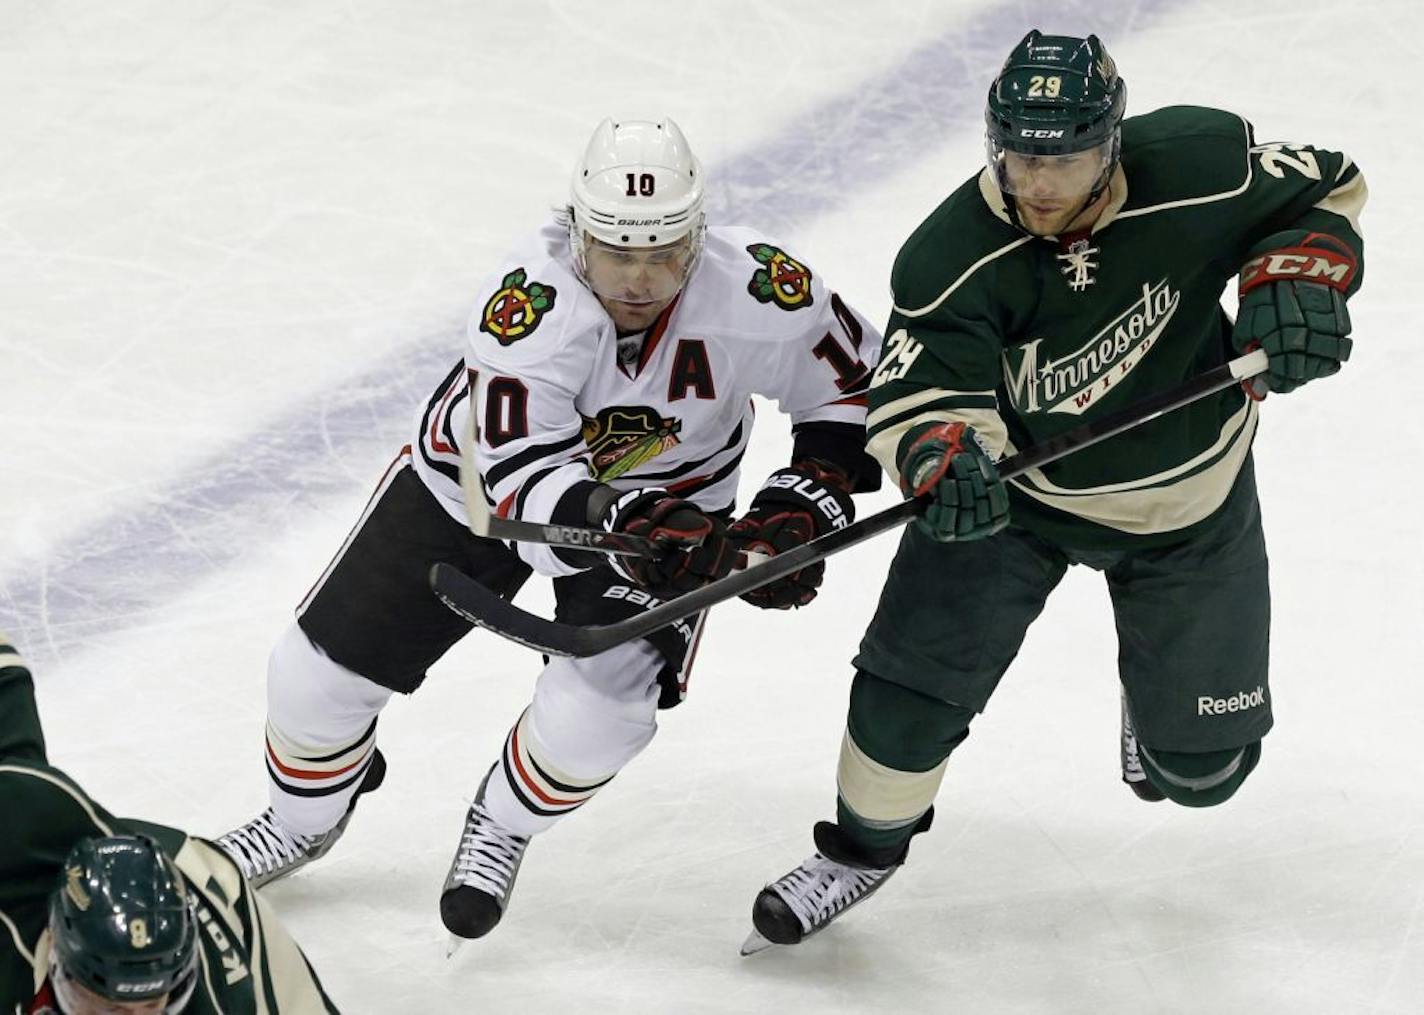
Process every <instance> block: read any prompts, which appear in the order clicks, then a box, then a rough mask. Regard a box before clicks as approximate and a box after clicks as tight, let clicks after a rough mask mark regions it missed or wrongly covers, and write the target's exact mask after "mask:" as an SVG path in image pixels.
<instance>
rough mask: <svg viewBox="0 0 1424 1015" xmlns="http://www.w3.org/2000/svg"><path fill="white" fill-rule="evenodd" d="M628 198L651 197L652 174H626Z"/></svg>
mask: <svg viewBox="0 0 1424 1015" xmlns="http://www.w3.org/2000/svg"><path fill="white" fill-rule="evenodd" d="M627 176H628V196H629V197H637V196H638V195H640V194H641V195H642V196H643V197H652V196H653V174H652V173H628V174H627Z"/></svg>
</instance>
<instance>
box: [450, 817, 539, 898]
mask: <svg viewBox="0 0 1424 1015" xmlns="http://www.w3.org/2000/svg"><path fill="white" fill-rule="evenodd" d="M528 845H529V838H528V836H524V835H515V834H514V833H513V832H511V831H509V830H508V829H506V828H505V827H504V826H502V825H500V824H499V823H498V822H496V821H495V820H494V818H492V817H490V813H489V811H487V810H485V807H484V804H478V803H477V804H475V805H474V806H473V807H471V808H470V813H469V814H468V815H467V816H466V817H465V832H464V834H463V835H462V836H461V837H460V849H459V852H457V853H456V854H455V870H454V872H453V878H454V880H456V881H458V882H459V883H460V884H462V885H467V886H469V887H470V888H476V889H479V890H481V891H485V892H489V893H490V894H491V895H494V896H495V897H497V898H499V899H500V900H503V899H504V897H505V895H506V894H507V893H508V891H509V885H510V882H512V881H513V880H514V872H515V869H516V868H517V867H518V866H519V859H520V857H522V856H523V855H524V848H525V847H526V846H528Z"/></svg>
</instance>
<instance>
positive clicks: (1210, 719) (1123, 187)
mask: <svg viewBox="0 0 1424 1015" xmlns="http://www.w3.org/2000/svg"><path fill="white" fill-rule="evenodd" d="M1125 106H1126V88H1125V86H1124V84H1123V81H1122V79H1121V78H1120V77H1119V76H1118V73H1117V69H1116V67H1115V66H1114V64H1113V61H1112V59H1111V58H1110V57H1109V56H1108V54H1107V51H1106V50H1105V49H1104V47H1103V45H1102V43H1101V42H1099V41H1098V39H1097V38H1096V37H1095V36H1089V37H1087V38H1086V39H1081V38H1070V37H1063V36H1045V35H1041V34H1039V33H1038V32H1037V31H1034V32H1030V33H1029V34H1028V35H1027V36H1026V37H1025V38H1024V39H1023V40H1022V41H1021V42H1020V43H1019V44H1018V45H1017V46H1016V47H1015V48H1014V50H1013V52H1012V53H1011V54H1010V56H1009V58H1008V60H1007V62H1006V63H1005V64H1004V67H1003V70H1002V71H1001V72H1000V74H999V76H998V77H997V78H996V79H995V81H994V82H993V84H992V86H991V88H990V91H989V97H988V105H987V110H986V121H987V126H988V130H987V141H988V165H987V167H986V168H984V169H983V170H982V171H981V172H979V173H978V174H976V175H975V176H974V177H972V178H970V179H969V180H968V181H966V182H965V183H964V184H963V185H962V186H960V187H959V188H958V189H957V190H956V191H955V192H954V193H953V194H951V195H950V196H949V198H948V199H947V200H946V201H945V202H944V203H943V204H941V205H940V206H939V208H937V209H936V210H935V211H934V212H933V213H932V214H931V215H930V216H929V218H927V219H926V220H925V221H924V223H923V224H921V225H920V227H919V228H918V229H916V230H915V232H914V233H913V234H912V235H911V236H910V238H909V240H907V241H906V243H905V245H904V247H903V248H902V249H901V251H900V254H899V256H898V257H897V259H896V262H895V267H894V272H893V276H892V280H891V284H892V290H893V295H894V310H893V312H892V314H891V317H890V324H889V327H887V328H886V330H885V334H886V340H885V346H884V350H883V353H882V356H881V360H880V365H879V367H878V369H877V370H876V373H875V378H874V382H873V387H872V390H871V399H870V415H869V418H868V420H867V428H868V433H869V449H870V451H871V452H872V453H873V454H874V455H875V456H876V457H877V458H878V459H879V460H880V462H881V463H882V465H884V467H885V468H886V469H887V470H888V471H889V473H890V474H891V475H892V476H894V477H895V478H896V479H897V481H898V482H899V484H900V488H901V490H903V491H904V493H905V494H906V495H907V496H908V495H913V496H918V497H926V498H929V499H930V506H929V508H928V510H927V511H926V512H925V513H924V515H923V516H922V517H920V518H918V519H917V520H916V523H915V524H914V525H911V526H910V527H909V528H908V529H907V530H906V532H905V535H904V537H903V539H902V541H901V544H900V548H899V551H898V553H897V555H896V557H895V560H894V563H893V565H892V566H891V570H890V574H889V577H888V579H887V581H886V584H885V587H884V590H883V592H882V594H881V598H880V603H879V606H878V609H877V611H876V614H875V617H874V619H873V620H872V622H871V624H870V628H869V630H868V631H867V632H866V634H865V637H864V640H863V641H862V642H861V646H860V652H859V654H858V655H857V656H856V659H855V666H856V675H855V679H854V682H853V684H852V686H851V694H850V709H849V717H848V721H847V728H846V734H845V737H844V740H843V742H842V748H841V755H840V762H839V767H838V773H837V788H838V791H839V792H838V802H837V815H836V821H835V822H834V823H832V822H820V823H818V824H817V826H816V828H815V842H816V848H817V852H816V854H815V855H813V856H812V857H811V858H810V859H808V860H806V861H805V862H804V863H802V864H801V865H800V866H799V867H797V868H796V869H794V870H792V871H791V872H790V873H788V874H787V875H786V876H785V877H782V878H781V879H779V880H777V881H776V882H775V883H773V884H771V885H769V886H767V887H766V888H765V889H764V890H763V891H762V892H761V893H760V895H758V897H757V899H756V903H755V906H754V908H753V921H754V923H755V925H756V928H757V931H758V932H759V933H757V934H753V935H752V938H751V939H750V940H749V941H748V943H747V947H746V948H744V951H747V952H749V951H752V950H756V948H758V947H760V946H763V945H764V944H765V943H766V942H767V941H769V942H773V943H777V944H794V943H796V942H798V941H800V940H802V939H803V938H804V937H806V936H807V935H809V934H812V933H815V932H816V931H818V930H820V929H821V928H822V927H824V926H826V925H827V924H828V923H829V922H830V921H831V920H833V919H835V917H836V916H838V915H839V914H840V913H842V912H844V911H845V909H847V908H848V907H849V906H851V905H854V904H856V903H857V902H860V901H861V900H863V899H864V898H866V897H867V896H869V895H870V894H871V893H872V892H874V891H875V890H876V889H877V888H879V886H880V885H881V884H883V883H884V882H885V880H886V879H887V878H888V877H889V876H890V875H891V874H892V873H893V872H894V871H895V870H896V869H897V867H898V866H899V865H901V864H902V863H904V861H905V857H906V853H907V850H908V847H909V841H910V838H911V836H912V835H914V834H915V833H916V832H919V831H923V830H925V829H927V828H928V827H929V824H930V819H931V817H932V815H933V807H932V805H933V802H934V798H935V795H936V793H937V792H938V790H939V786H940V781H941V779H942V778H943V775H944V770H945V765H946V762H947V760H948V758H949V755H950V752H952V751H953V750H954V749H955V748H956V747H957V746H958V745H959V744H960V743H961V742H962V741H963V740H964V739H965V737H966V736H968V734H969V724H970V720H972V719H973V717H974V716H975V714H976V713H978V712H980V711H982V710H983V709H984V707H985V705H986V704H987V702H988V700H989V697H990V695H991V694H992V693H993V691H994V688H995V686H996V685H997V684H998V682H999V678H1000V677H1002V676H1003V674H1004V672H1005V671H1006V670H1007V669H1008V666H1009V664H1010V662H1011V661H1012V660H1013V658H1014V656H1015V655H1016V654H1017V653H1018V650H1019V646H1020V644H1021V643H1022V641H1023V638H1024V634H1025V631H1026V630H1027V628H1028V626H1029V624H1030V623H1032V622H1033V620H1034V619H1035V618H1036V617H1037V616H1038V614H1039V612H1040V611H1041V610H1042V608H1043V605H1044V602H1045V600H1046V599H1047V597H1048V594H1049V593H1050V592H1051V591H1052V590H1053V588H1054V587H1055V586H1056V585H1057V584H1058V582H1059V580H1060V579H1061V578H1062V577H1063V575H1064V573H1065V572H1066V571H1067V569H1068V567H1069V565H1071V564H1086V565H1087V566H1089V567H1091V568H1094V569H1096V570H1098V571H1101V572H1102V573H1103V575H1104V576H1105V577H1106V579H1107V584H1108V589H1109V592H1110V594H1111V597H1112V603H1113V611H1114V615H1115V619H1116V621H1117V630H1118V640H1119V675H1120V678H1121V684H1122V718H1123V727H1122V772H1123V779H1124V780H1125V781H1126V782H1127V783H1128V784H1129V785H1130V786H1131V787H1132V788H1133V790H1134V791H1135V792H1136V793H1137V795H1138V796H1140V797H1142V798H1143V799H1145V800H1161V799H1163V798H1164V797H1166V798H1170V799H1171V800H1173V801H1175V802H1176V803H1179V804H1183V805H1186V806H1190V807H1205V806H1212V805H1215V804H1219V803H1221V802H1223V801H1225V800H1226V799H1228V798H1229V797H1230V796H1231V795H1232V794H1234V793H1235V792H1236V790H1237V789H1238V788H1239V787H1240V786H1241V784H1242V782H1243V781H1244V780H1245V779H1246V777H1247V776H1248V775H1249V774H1250V772H1251V770H1252V769H1253V768H1254V767H1255V765H1256V763H1257V761H1258V760H1259V758H1260V754H1261V738H1262V737H1263V736H1264V735H1265V734H1266V732H1267V731H1268V730H1269V729H1270V727H1271V695H1270V690H1269V683H1268V681H1267V656H1268V642H1269V627H1270V591H1269V587H1268V582H1267V563H1266V549H1265V541H1264V538H1263V535H1262V531H1261V515H1260V510H1259V506H1258V504H1257V499H1256V485H1255V480H1254V476H1253V471H1252V461H1251V444H1252V438H1253V437H1254V435H1255V432H1256V423H1257V418H1258V414H1259V403H1260V400H1261V399H1263V398H1264V397H1265V395H1266V393H1267V392H1268V391H1272V392H1280V393H1285V392H1289V391H1293V390H1295V389H1296V388H1298V387H1300V386H1301V385H1303V384H1306V383H1308V382H1310V381H1312V380H1316V379H1318V378H1321V377H1326V376H1329V375H1331V374H1333V373H1335V372H1336V371H1338V370H1339V369H1340V366H1341V364H1342V363H1344V362H1345V360H1346V359H1348V358H1349V355H1350V348H1351V339H1350V338H1349V337H1348V336H1349V332H1350V318H1349V314H1348V313H1347V311H1346V306H1345V301H1346V298H1347V297H1349V296H1350V295H1351V294H1352V293H1354V292H1355V290H1356V289H1357V288H1358V287H1359V285H1360V281H1361V272H1362V242H1361V239H1360V228H1359V218H1358V216H1359V212H1360V209H1361V208H1362V206H1363V205H1364V202H1365V197H1366V190H1365V183H1364V179H1363V177H1361V175H1360V173H1359V171H1358V169H1356V167H1355V165H1354V164H1353V163H1352V162H1351V161H1350V159H1349V158H1347V157H1346V156H1344V155H1342V154H1340V153H1338V152H1333V151H1326V150H1323V149H1320V148H1315V147H1312V146H1310V145H1300V144H1258V143H1257V142H1256V139H1255V136H1254V132H1253V129H1252V127H1251V124H1249V123H1248V122H1246V121H1245V120H1243V119H1242V118H1241V117H1239V116H1237V115H1234V114H1232V113H1227V112H1222V111H1220V110H1216V109H1206V108H1200V107H1190V106H1175V107H1170V108H1166V109H1160V110H1157V111H1156V112H1153V113H1148V114H1146V115H1143V116H1135V117H1131V118H1128V119H1124V118H1123V113H1124V109H1125ZM1232 281H1235V282H1236V284H1237V289H1238V293H1239V296H1240V309H1239V312H1238V314H1237V316H1236V319H1235V321H1234V322H1233V321H1232V319H1231V318H1230V317H1229V316H1228V315H1227V314H1226V312H1225V311H1224V310H1223V309H1222V307H1221V304H1220V300H1221V297H1222V294H1223V291H1224V289H1225V288H1226V286H1227V284H1228V283H1230V282H1232ZM1258 347H1259V348H1263V349H1264V350H1265V351H1266V353H1267V354H1268V357H1269V371H1268V372H1267V373H1265V374H1262V375H1259V376H1258V377H1257V378H1255V379H1254V380H1252V381H1250V382H1247V384H1246V385H1245V386H1244V387H1242V388H1231V389H1229V390H1227V391H1224V392H1222V393H1220V394H1218V395H1216V396H1213V397H1210V398H1206V399H1203V400H1201V401H1198V402H1196V403H1194V404H1192V405H1191V406H1189V407H1186V408H1183V409H1180V410H1177V411H1175V412H1172V413H1170V414H1168V415H1166V416H1163V417H1160V418H1158V419H1156V420H1154V421H1152V422H1149V423H1146V424H1144V425H1142V426H1139V427H1137V428H1136V429H1134V430H1131V431H1128V432H1126V433H1124V434H1122V435H1120V436H1117V437H1114V438H1112V439H1110V440H1107V441H1105V442H1103V443H1101V444H1098V445H1097V446H1095V447H1092V448H1089V449H1087V450H1084V451H1081V452H1079V453H1077V454H1074V455H1072V456H1070V457H1068V458H1065V459H1062V460H1060V461H1058V462H1056V463H1054V464H1051V465H1048V466H1045V467H1043V468H1040V469H1032V470H1029V471H1028V472H1026V473H1024V474H1022V475H1020V476H1017V477H1015V478H1014V479H1013V480H1012V481H1010V482H1007V483H1006V482H1004V481H1003V480H1002V479H1001V478H1000V477H999V475H998V472H997V470H996V468H995V462H996V460H998V459H999V458H1000V457H1001V456H1003V455H1006V454H1012V453H1014V452H1015V451H1017V450H1020V449H1024V448H1027V447H1030V446H1032V445H1036V444H1041V443H1042V442H1044V441H1046V440H1048V439H1049V438H1052V437H1053V436H1055V435H1057V434H1060V433H1062V432H1063V431H1065V430H1068V429H1070V428H1072V427H1074V426H1076V425H1078V424H1081V423H1083V422H1086V421H1091V420H1093V419H1094V418H1095V417H1099V416H1101V415H1105V414H1107V413H1111V412H1114V411H1116V410H1118V409H1120V408H1122V407H1123V406H1125V405H1128V404H1130V403H1132V402H1133V401H1135V400H1137V399H1139V398H1141V397H1143V396H1144V395H1149V394H1155V393H1157V392H1161V391H1164V390H1167V389H1169V388H1172V387H1174V386H1175V385H1178V384H1180V383H1181V382H1183V381H1185V380H1187V379H1189V378H1191V377H1193V376H1195V375H1198V374H1201V373H1203V372H1205V371H1207V370H1209V369H1211V368H1212V367H1215V366H1218V365H1220V364H1221V363H1223V362H1225V361H1226V360H1228V359H1230V358H1232V357H1234V356H1237V355H1239V354H1241V353H1243V352H1245V351H1249V350H1252V349H1255V348H1258Z"/></svg>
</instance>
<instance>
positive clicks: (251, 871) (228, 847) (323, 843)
mask: <svg viewBox="0 0 1424 1015" xmlns="http://www.w3.org/2000/svg"><path fill="white" fill-rule="evenodd" d="M385 777H386V759H385V757H384V756H383V755H382V754H381V752H380V749H379V748H378V749H377V750H376V753H375V757H373V758H372V759H371V765H370V767H369V768H367V769H366V776H365V778H363V779H362V780H361V786H360V788H359V789H357V790H356V795H355V796H353V797H352V798H351V805H350V806H349V807H347V808H346V813H345V814H343V815H342V816H341V820H340V821H338V822H337V823H336V827H335V828H333V829H332V830H331V831H329V832H323V833H322V834H320V835H302V834H300V833H298V832H294V831H292V830H291V829H290V828H288V827H287V826H286V825H284V824H283V823H282V819H281V818H279V817H277V815H276V813H275V812H274V811H273V810H272V808H270V807H268V808H267V809H266V810H265V811H263V812H262V813H261V814H259V815H257V817H255V818H253V819H252V820H251V821H249V822H247V824H245V825H241V826H239V827H237V828H234V829H233V830H232V831H231V832H228V833H227V834H226V835H221V836H219V837H218V839H217V844H218V846H220V847H221V848H222V849H223V851H224V852H225V853H227V854H228V856H230V857H232V859H233V861H234V862H235V863H236V864H237V866H238V868H239V869H241V871H242V876H243V877H245V878H246V879H247V880H248V882H249V883H250V884H251V885H252V887H253V888H261V887H262V886H263V885H265V884H268V883H269V882H272V881H276V880H277V879H278V878H284V877H286V876H287V875H288V874H291V873H292V872H293V871H295V870H298V869H300V868H302V867H305V866H306V865H307V864H309V863H311V862H312V861H313V860H316V859H319V858H320V857H323V856H325V855H326V854H327V852H328V851H329V850H330V849H331V847H332V846H334V845H336V840H337V839H339V838H341V833H343V832H344V831H346V826H347V825H348V824H349V823H350V821H351V815H352V814H353V813H354V812H355V810H356V801H357V800H359V799H361V794H363V793H370V792H371V791H373V790H375V789H378V788H379V787H380V785H381V782H382V781H383V780H384V779H385Z"/></svg>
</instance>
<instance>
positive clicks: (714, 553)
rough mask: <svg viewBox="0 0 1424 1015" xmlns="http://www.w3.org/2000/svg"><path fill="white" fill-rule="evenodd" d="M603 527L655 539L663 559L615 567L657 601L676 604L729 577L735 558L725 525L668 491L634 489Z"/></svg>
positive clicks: (626, 561)
mask: <svg viewBox="0 0 1424 1015" xmlns="http://www.w3.org/2000/svg"><path fill="white" fill-rule="evenodd" d="M603 527H604V528H605V529H606V530H608V531H609V532H627V533H630V534H632V535H635V536H644V537H646V538H648V539H651V540H652V541H653V542H655V543H657V544H658V545H659V546H660V547H662V548H663V550H664V553H663V555H662V556H660V557H656V558H653V557H625V556H618V557H613V558H612V563H613V567H614V569H615V570H616V571H618V572H619V573H620V574H622V575H623V576H624V577H626V578H629V579H631V580H632V581H634V582H636V583H638V584H639V585H641V586H642V587H643V588H645V589H647V590H648V591H649V592H651V593H652V594H653V595H655V596H657V597H658V598H659V599H674V598H676V597H677V596H680V595H682V594H683V593H685V592H691V591H692V590H693V589H696V588H701V587H702V586H703V585H706V584H707V583H708V582H712V581H716V580H717V579H718V578H722V577H725V576H726V574H727V572H729V571H731V570H732V565H733V564H734V563H735V562H736V559H737V548H736V546H735V544H733V543H732V542H731V541H730V540H728V538H727V524H726V523H725V522H723V521H722V520H721V519H720V518H714V517H712V516H711V515H708V514H706V513H704V512H703V511H702V509H701V508H699V507H698V506H697V505H696V504H693V503H692V502H691V501H686V500H681V499H679V498H677V497H673V496H671V495H669V494H668V492H667V491H666V490H658V489H644V490H630V491H628V492H627V493H624V494H622V495H621V496H619V497H618V499H617V500H615V501H614V502H613V503H612V504H611V505H609V507H608V508H607V510H606V512H605V514H604V519H603Z"/></svg>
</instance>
